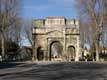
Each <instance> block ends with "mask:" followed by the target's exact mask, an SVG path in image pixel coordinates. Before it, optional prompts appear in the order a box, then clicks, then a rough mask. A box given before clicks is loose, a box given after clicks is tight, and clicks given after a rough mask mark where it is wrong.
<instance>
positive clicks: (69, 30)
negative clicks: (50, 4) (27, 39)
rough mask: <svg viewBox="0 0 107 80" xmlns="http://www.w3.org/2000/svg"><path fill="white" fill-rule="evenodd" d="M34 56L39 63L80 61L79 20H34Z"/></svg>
mask: <svg viewBox="0 0 107 80" xmlns="http://www.w3.org/2000/svg"><path fill="white" fill-rule="evenodd" d="M33 26H34V28H33V31H32V32H33V33H32V35H33V42H34V47H33V56H34V58H35V60H37V61H42V60H44V61H79V57H80V56H81V54H80V52H79V51H80V33H79V20H78V19H66V18H65V17H62V16H57V17H56V16H50V17H47V18H45V19H35V20H33Z"/></svg>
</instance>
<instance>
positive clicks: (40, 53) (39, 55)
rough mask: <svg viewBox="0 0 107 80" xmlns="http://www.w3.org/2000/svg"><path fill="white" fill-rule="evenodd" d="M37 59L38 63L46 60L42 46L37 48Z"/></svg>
mask: <svg viewBox="0 0 107 80" xmlns="http://www.w3.org/2000/svg"><path fill="white" fill-rule="evenodd" d="M37 59H38V61H42V60H43V59H44V51H43V48H42V47H41V46H40V47H38V48H37Z"/></svg>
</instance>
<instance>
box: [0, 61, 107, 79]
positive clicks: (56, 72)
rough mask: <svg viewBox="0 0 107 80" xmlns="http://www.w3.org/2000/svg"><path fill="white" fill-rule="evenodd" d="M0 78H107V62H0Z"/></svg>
mask: <svg viewBox="0 0 107 80" xmlns="http://www.w3.org/2000/svg"><path fill="white" fill-rule="evenodd" d="M9 65H11V66H9ZM12 65H13V66H12ZM6 66H7V67H6ZM3 67H4V68H3ZM0 80H107V63H99V62H69V63H68V62H63V63H61V62H52V63H51V62H50V63H49V62H41V63H7V64H0Z"/></svg>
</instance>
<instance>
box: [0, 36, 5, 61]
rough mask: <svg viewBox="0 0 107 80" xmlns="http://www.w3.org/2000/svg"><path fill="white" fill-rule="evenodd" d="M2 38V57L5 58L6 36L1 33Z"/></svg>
mask: <svg viewBox="0 0 107 80" xmlns="http://www.w3.org/2000/svg"><path fill="white" fill-rule="evenodd" d="M1 39H2V43H1V46H2V52H1V53H2V59H3V60H5V41H4V40H5V39H4V36H3V34H2V35H1Z"/></svg>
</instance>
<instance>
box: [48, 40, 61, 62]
mask: <svg viewBox="0 0 107 80" xmlns="http://www.w3.org/2000/svg"><path fill="white" fill-rule="evenodd" d="M62 51H63V46H62V44H61V43H60V42H59V41H54V42H52V43H51V44H50V60H51V59H55V58H61V56H62Z"/></svg>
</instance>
